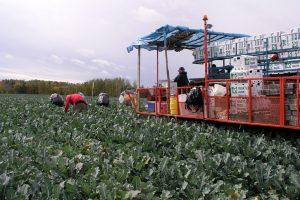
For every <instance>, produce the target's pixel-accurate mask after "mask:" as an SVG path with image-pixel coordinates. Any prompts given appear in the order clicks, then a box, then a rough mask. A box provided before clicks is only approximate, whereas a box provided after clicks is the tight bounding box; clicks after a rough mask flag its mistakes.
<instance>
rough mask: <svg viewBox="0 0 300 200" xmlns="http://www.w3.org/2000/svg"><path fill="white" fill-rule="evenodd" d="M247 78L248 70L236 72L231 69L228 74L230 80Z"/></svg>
mask: <svg viewBox="0 0 300 200" xmlns="http://www.w3.org/2000/svg"><path fill="white" fill-rule="evenodd" d="M247 77H249V71H248V70H236V69H235V68H233V70H231V72H230V78H231V79H237V78H247Z"/></svg>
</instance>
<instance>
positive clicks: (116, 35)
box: [0, 0, 300, 85]
mask: <svg viewBox="0 0 300 200" xmlns="http://www.w3.org/2000/svg"><path fill="white" fill-rule="evenodd" d="M299 8H300V1H299V0H286V1H282V0H280V1H279V0H226V1H225V0H210V1H204V0H0V24H1V28H0V79H7V78H14V79H23V80H30V79H42V80H58V81H68V82H84V81H88V80H91V79H94V78H114V77H123V78H127V79H129V80H131V81H134V80H136V76H137V70H136V69H137V51H136V50H135V51H133V52H131V53H127V51H126V47H127V46H128V45H130V44H131V43H132V42H133V41H135V40H136V39H137V38H138V37H141V36H144V35H147V34H149V33H151V32H153V31H154V30H156V29H157V28H159V27H160V26H163V25H166V24H169V25H174V26H175V25H183V26H188V27H190V28H203V21H202V18H203V15H205V14H206V15H208V19H209V21H208V23H211V24H213V30H214V31H221V32H235V33H244V34H248V35H258V34H261V33H270V32H275V31H281V30H283V31H285V30H289V29H292V28H296V27H300V23H299V19H300V11H299ZM163 57H164V54H163V53H161V54H160V64H161V65H160V69H161V73H160V75H161V76H160V79H166V77H165V64H164V63H165V61H164V59H163ZM169 62H170V63H169V64H170V74H171V77H174V76H175V75H176V74H177V69H178V67H179V66H185V68H186V70H187V71H188V75H189V77H191V78H192V77H201V76H202V74H203V70H202V69H203V67H202V66H200V65H194V64H192V62H193V56H192V53H191V51H183V52H179V53H175V52H170V53H169ZM141 73H142V77H141V81H142V84H144V85H153V84H154V83H155V81H156V76H155V74H156V53H155V52H154V51H153V52H146V50H144V51H142V72H141Z"/></svg>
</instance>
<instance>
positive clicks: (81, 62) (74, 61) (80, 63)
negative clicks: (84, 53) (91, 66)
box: [71, 58, 85, 66]
mask: <svg viewBox="0 0 300 200" xmlns="http://www.w3.org/2000/svg"><path fill="white" fill-rule="evenodd" d="M71 62H72V63H74V64H76V65H79V66H82V65H85V62H84V61H82V60H79V59H76V58H72V59H71Z"/></svg>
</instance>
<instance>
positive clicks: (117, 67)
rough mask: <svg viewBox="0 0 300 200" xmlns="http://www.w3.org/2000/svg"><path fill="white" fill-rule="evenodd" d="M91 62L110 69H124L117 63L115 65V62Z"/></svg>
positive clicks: (98, 60) (101, 60) (97, 60)
mask: <svg viewBox="0 0 300 200" xmlns="http://www.w3.org/2000/svg"><path fill="white" fill-rule="evenodd" d="M91 62H92V63H95V64H96V65H98V66H100V67H109V68H111V69H114V70H122V69H124V66H122V65H118V64H116V63H113V62H110V61H108V60H104V59H93V60H91Z"/></svg>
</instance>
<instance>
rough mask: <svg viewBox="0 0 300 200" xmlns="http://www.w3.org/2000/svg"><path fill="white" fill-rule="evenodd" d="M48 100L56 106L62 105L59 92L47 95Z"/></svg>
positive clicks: (62, 101) (62, 100)
mask: <svg viewBox="0 0 300 200" xmlns="http://www.w3.org/2000/svg"><path fill="white" fill-rule="evenodd" d="M49 99H50V102H51V103H52V104H54V105H56V106H59V107H62V106H63V105H64V99H63V97H62V96H61V95H60V94H57V93H56V92H55V93H53V94H51V96H50V97H49Z"/></svg>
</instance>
